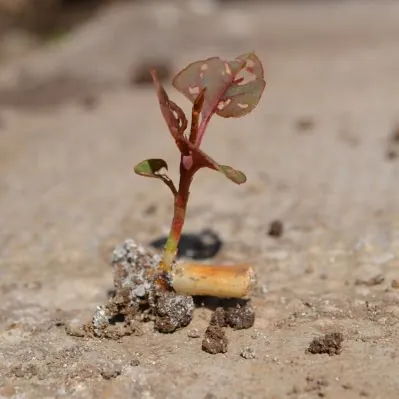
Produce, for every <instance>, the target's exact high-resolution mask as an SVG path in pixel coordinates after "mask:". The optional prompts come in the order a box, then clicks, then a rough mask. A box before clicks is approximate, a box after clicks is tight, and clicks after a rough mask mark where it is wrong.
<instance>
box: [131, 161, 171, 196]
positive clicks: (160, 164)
mask: <svg viewBox="0 0 399 399" xmlns="http://www.w3.org/2000/svg"><path fill="white" fill-rule="evenodd" d="M164 168H165V169H166V170H168V164H167V163H166V162H165V161H164V160H163V159H158V158H155V159H146V160H145V161H142V162H140V163H139V164H137V165H136V166H135V167H134V172H135V173H136V174H138V175H140V176H145V177H153V178H156V179H160V180H162V181H163V182H164V183H165V184H166V185H167V186H168V187H169V188H170V190H171V191H172V194H173V195H176V194H177V190H176V187H175V185H174V184H173V181H172V180H171V179H170V178H169V177H168V176H167V175H166V174H164V173H160V170H162V169H164Z"/></svg>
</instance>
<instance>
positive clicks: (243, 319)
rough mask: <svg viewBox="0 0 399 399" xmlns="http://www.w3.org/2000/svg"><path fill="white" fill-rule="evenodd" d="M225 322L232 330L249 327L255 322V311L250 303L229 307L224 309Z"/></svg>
mask: <svg viewBox="0 0 399 399" xmlns="http://www.w3.org/2000/svg"><path fill="white" fill-rule="evenodd" d="M225 317H226V323H227V325H228V326H230V327H231V328H233V329H234V330H242V329H246V328H251V327H252V326H253V325H254V323H255V312H254V309H253V307H252V305H251V303H250V302H249V301H248V302H245V303H244V304H242V305H237V306H236V307H231V308H228V309H227V310H226V316H225Z"/></svg>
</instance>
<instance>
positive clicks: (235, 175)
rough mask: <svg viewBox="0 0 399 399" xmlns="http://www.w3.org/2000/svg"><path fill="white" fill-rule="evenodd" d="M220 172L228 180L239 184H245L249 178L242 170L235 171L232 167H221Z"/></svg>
mask: <svg viewBox="0 0 399 399" xmlns="http://www.w3.org/2000/svg"><path fill="white" fill-rule="evenodd" d="M219 172H221V173H223V174H224V175H225V176H226V177H227V178H228V179H230V180H231V181H233V182H234V183H237V184H243V183H245V182H246V181H247V177H246V176H245V175H244V173H243V172H241V171H240V170H236V169H233V168H232V167H231V166H226V165H219Z"/></svg>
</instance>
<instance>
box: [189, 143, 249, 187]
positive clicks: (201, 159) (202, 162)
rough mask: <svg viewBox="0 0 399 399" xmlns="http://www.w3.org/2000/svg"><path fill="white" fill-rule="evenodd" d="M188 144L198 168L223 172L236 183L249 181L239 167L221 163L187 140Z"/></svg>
mask: <svg viewBox="0 0 399 399" xmlns="http://www.w3.org/2000/svg"><path fill="white" fill-rule="evenodd" d="M187 145H188V147H189V148H190V151H191V156H192V160H193V164H194V165H196V167H197V168H198V169H200V168H210V169H213V170H216V171H218V172H220V173H223V174H224V175H225V176H226V177H227V178H228V179H229V180H231V181H232V182H234V183H236V184H243V183H245V182H246V181H247V177H246V176H245V174H244V173H243V172H241V171H240V170H237V169H233V168H232V167H231V166H226V165H219V164H218V163H217V162H216V161H214V160H213V159H212V158H211V157H210V156H209V155H208V154H206V153H205V152H204V151H202V150H200V149H199V148H198V147H197V146H195V145H194V144H192V143H190V142H189V141H187Z"/></svg>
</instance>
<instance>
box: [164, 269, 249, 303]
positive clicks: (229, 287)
mask: <svg viewBox="0 0 399 399" xmlns="http://www.w3.org/2000/svg"><path fill="white" fill-rule="evenodd" d="M170 276H171V285H172V287H173V289H174V290H175V291H176V292H177V293H178V294H185V295H199V296H215V297H220V298H244V297H247V296H248V295H249V293H250V290H251V288H252V287H253V286H254V284H255V281H256V277H255V272H254V270H253V269H252V267H251V266H250V265H248V264H238V265H204V264H195V263H178V264H176V265H175V266H174V268H173V270H172V272H171V274H170Z"/></svg>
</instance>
